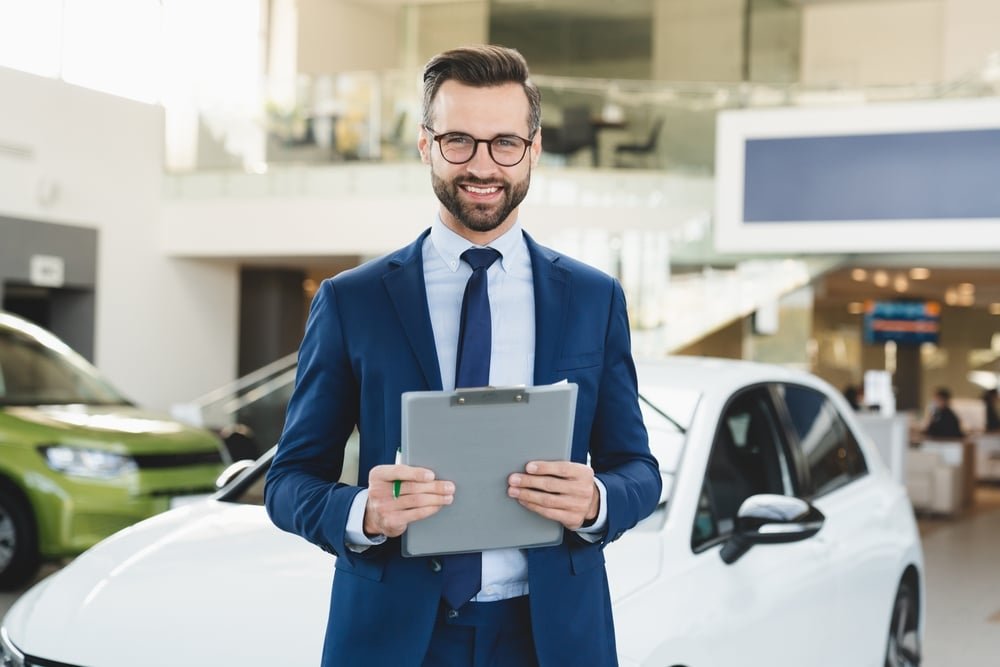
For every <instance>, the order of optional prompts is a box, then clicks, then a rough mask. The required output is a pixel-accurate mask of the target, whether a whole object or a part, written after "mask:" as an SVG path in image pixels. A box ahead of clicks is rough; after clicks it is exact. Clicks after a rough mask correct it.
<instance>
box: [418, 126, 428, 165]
mask: <svg viewBox="0 0 1000 667" xmlns="http://www.w3.org/2000/svg"><path fill="white" fill-rule="evenodd" d="M431 148H432V146H431V140H430V138H429V137H428V135H427V132H426V131H425V130H424V126H423V125H418V126H417V150H418V151H420V161H421V162H423V163H424V164H430V163H431Z"/></svg>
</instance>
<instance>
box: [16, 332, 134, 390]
mask: <svg viewBox="0 0 1000 667" xmlns="http://www.w3.org/2000/svg"><path fill="white" fill-rule="evenodd" d="M0 377H2V378H3V381H2V382H0V405H43V404H67V403H87V404H123V403H126V402H127V401H125V399H124V398H122V397H121V396H120V395H119V394H118V393H117V392H115V390H114V389H112V388H111V387H110V386H108V384H107V383H106V382H104V380H102V379H101V378H100V376H98V375H97V373H96V370H94V369H92V368H90V367H87V366H85V365H84V364H83V363H82V362H79V361H76V360H74V359H73V358H72V357H71V356H64V355H62V354H60V353H59V352H58V351H56V350H53V349H51V348H49V347H47V346H45V345H43V344H41V343H40V342H38V341H36V340H34V339H32V338H31V337H29V336H26V335H24V334H22V333H20V332H17V331H12V330H8V329H0Z"/></svg>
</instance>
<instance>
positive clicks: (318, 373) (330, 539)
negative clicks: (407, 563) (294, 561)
mask: <svg viewBox="0 0 1000 667" xmlns="http://www.w3.org/2000/svg"><path fill="white" fill-rule="evenodd" d="M358 409H359V391H358V385H357V381H356V379H355V377H354V373H353V370H352V368H351V364H350V360H349V356H348V351H347V345H346V341H345V339H344V335H343V328H342V323H341V318H340V312H339V310H338V304H337V296H336V291H335V289H334V284H333V283H332V282H331V281H329V280H326V281H324V282H323V283H322V285H321V286H320V289H319V291H318V292H317V293H316V296H315V298H314V299H313V302H312V307H311V309H310V312H309V319H308V321H307V323H306V331H305V336H304V337H303V339H302V345H301V346H300V348H299V359H298V370H297V373H296V378H295V389H294V391H293V392H292V397H291V400H290V401H289V403H288V411H287V413H286V416H285V428H284V431H283V433H282V435H281V439H280V441H279V443H278V451H277V454H275V457H274V460H273V461H272V463H271V468H270V470H269V471H268V474H267V483H266V493H265V505H266V507H267V512H268V514H269V515H270V517H271V520H272V521H273V522H274V523H275V525H277V526H278V527H279V528H281V529H282V530H286V531H289V532H292V533H296V534H298V535H300V536H302V537H304V538H305V539H307V540H309V541H310V542H312V543H313V544H316V545H318V546H319V547H320V548H321V549H323V550H324V551H327V552H329V553H333V554H336V555H344V556H346V557H347V558H348V559H350V558H356V557H362V555H361V554H357V553H354V552H352V551H350V550H348V549H347V547H346V544H345V538H346V525H347V517H348V514H349V512H350V509H351V503H352V501H353V499H354V497H355V496H356V495H357V494H358V493H359V492H360V491H361V487H360V486H353V485H347V484H341V483H339V482H337V480H338V479H339V478H340V475H341V471H342V468H343V464H344V450H345V447H346V444H347V440H348V438H349V437H350V435H351V432H352V431H353V430H354V427H355V426H356V424H357V422H358Z"/></svg>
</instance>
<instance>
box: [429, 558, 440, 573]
mask: <svg viewBox="0 0 1000 667" xmlns="http://www.w3.org/2000/svg"><path fill="white" fill-rule="evenodd" d="M428 565H429V566H430V568H431V572H440V571H441V561H439V560H438V559H437V558H431V560H430V563H428Z"/></svg>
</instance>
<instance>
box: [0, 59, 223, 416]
mask: <svg viewBox="0 0 1000 667" xmlns="http://www.w3.org/2000/svg"><path fill="white" fill-rule="evenodd" d="M0 91H3V104H2V105H0V144H12V145H17V146H22V147H24V148H25V149H27V150H28V151H29V157H27V158H12V157H10V156H5V155H4V154H3V153H2V152H0V213H2V214H4V215H8V216H12V217H18V218H23V219H28V220H38V221H49V222H59V223H63V224H79V225H84V226H88V227H94V228H97V229H98V230H99V239H98V266H97V313H96V328H97V331H96V335H95V337H96V341H95V361H96V363H97V366H98V367H99V368H100V369H101V370H102V371H103V372H104V373H105V374H106V375H107V376H108V377H109V378H110V379H111V380H112V382H113V383H114V384H115V385H116V386H118V387H119V388H120V389H121V390H122V391H123V392H125V393H126V394H127V395H128V396H130V397H131V398H133V399H134V400H136V401H137V402H139V403H140V404H142V405H145V406H149V407H153V408H159V409H164V408H166V407H168V406H169V405H170V404H171V403H172V402H175V401H181V400H187V399H190V398H193V397H195V396H197V395H199V394H202V393H204V392H206V391H208V390H210V389H213V388H215V387H217V386H219V385H221V384H223V383H225V382H227V381H229V380H231V379H233V377H234V375H235V372H236V340H237V322H238V320H237V306H238V295H239V290H238V271H237V268H236V266H235V264H233V263H229V262H204V261H201V262H194V261H181V260H176V259H170V258H168V257H167V256H166V255H165V254H164V252H163V251H162V249H161V248H160V245H159V235H158V232H159V216H160V203H161V196H162V188H163V171H162V170H163V166H162V165H163V113H162V110H161V109H160V108H159V107H155V106H150V105H145V104H140V103H137V102H132V101H129V100H125V99H122V98H118V97H113V96H111V95H106V94H103V93H97V92H94V91H91V90H86V89H83V88H78V87H75V86H70V85H67V84H65V83H62V82H60V81H56V80H53V79H46V78H42V77H36V76H33V75H30V74H24V73H21V72H17V71H14V70H9V69H4V68H0ZM42 180H48V181H49V182H51V183H53V184H55V187H56V188H57V189H56V191H55V192H56V195H55V197H54V200H53V201H52V202H51V203H50V204H48V205H43V204H42V203H41V202H40V200H39V198H38V196H37V194H36V193H37V192H38V184H39V182H40V181H42Z"/></svg>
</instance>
